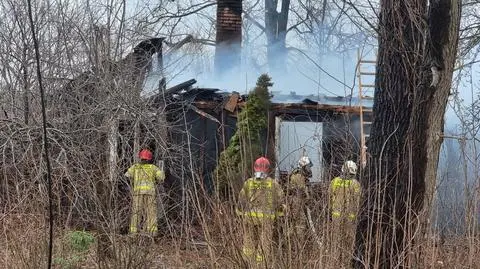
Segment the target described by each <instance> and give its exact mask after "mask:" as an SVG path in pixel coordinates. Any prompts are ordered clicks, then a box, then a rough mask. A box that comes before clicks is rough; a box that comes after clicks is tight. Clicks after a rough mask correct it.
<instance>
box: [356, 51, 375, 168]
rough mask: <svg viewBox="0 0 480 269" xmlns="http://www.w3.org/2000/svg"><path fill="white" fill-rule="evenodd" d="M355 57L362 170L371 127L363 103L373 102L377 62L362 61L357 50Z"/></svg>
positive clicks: (370, 109) (367, 111)
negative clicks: (356, 58)
mask: <svg viewBox="0 0 480 269" xmlns="http://www.w3.org/2000/svg"><path fill="white" fill-rule="evenodd" d="M375 54H376V53H375ZM357 55H358V63H357V78H358V103H359V104H358V105H359V108H360V163H361V165H362V168H364V167H365V165H366V164H367V146H366V144H367V140H368V138H369V137H370V129H371V126H372V108H369V107H368V108H367V107H365V104H364V101H365V100H370V101H373V95H374V92H375V67H376V63H377V61H376V60H365V59H362V54H361V52H360V50H358V52H357ZM366 69H367V70H366Z"/></svg>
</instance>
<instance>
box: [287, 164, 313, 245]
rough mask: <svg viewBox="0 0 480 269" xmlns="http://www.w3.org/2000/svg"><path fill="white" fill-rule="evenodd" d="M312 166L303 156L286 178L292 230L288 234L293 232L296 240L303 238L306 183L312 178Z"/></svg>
mask: <svg viewBox="0 0 480 269" xmlns="http://www.w3.org/2000/svg"><path fill="white" fill-rule="evenodd" d="M312 166H313V164H312V162H311V161H310V158H308V156H303V157H301V158H300V160H299V161H298V166H297V168H295V169H294V170H293V171H292V173H291V174H290V176H289V177H288V184H287V195H288V196H287V205H288V209H289V210H288V219H289V222H290V223H292V224H293V228H294V229H292V231H290V232H291V233H292V232H294V233H295V236H296V239H298V240H300V239H301V238H304V233H305V229H306V225H307V217H306V204H307V202H308V199H309V193H308V183H309V182H310V180H309V179H310V178H311V177H312ZM300 243H303V242H300Z"/></svg>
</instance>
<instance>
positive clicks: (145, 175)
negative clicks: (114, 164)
mask: <svg viewBox="0 0 480 269" xmlns="http://www.w3.org/2000/svg"><path fill="white" fill-rule="evenodd" d="M125 175H126V176H127V177H129V178H132V179H133V180H132V181H133V193H134V194H152V195H154V194H155V184H156V183H157V182H163V180H164V179H165V173H164V172H163V171H162V170H160V168H158V167H157V166H156V165H154V164H134V165H132V166H131V167H130V168H128V170H127V172H126V173H125Z"/></svg>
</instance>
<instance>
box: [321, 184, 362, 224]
mask: <svg viewBox="0 0 480 269" xmlns="http://www.w3.org/2000/svg"><path fill="white" fill-rule="evenodd" d="M329 194H330V207H331V213H332V218H334V219H335V218H346V219H348V220H350V221H354V220H355V219H356V217H357V211H358V207H359V203H360V195H361V188H360V183H359V182H358V181H357V180H356V179H354V178H352V179H342V178H341V177H336V178H334V179H333V180H332V182H331V183H330V189H329Z"/></svg>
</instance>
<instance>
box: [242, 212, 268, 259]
mask: <svg viewBox="0 0 480 269" xmlns="http://www.w3.org/2000/svg"><path fill="white" fill-rule="evenodd" d="M272 244H273V220H270V219H262V220H260V219H256V220H251V219H247V220H245V221H244V236H243V249H242V251H243V255H244V256H245V258H246V261H247V262H248V264H249V268H273V264H272V262H273V259H272Z"/></svg>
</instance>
